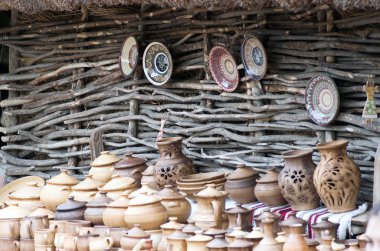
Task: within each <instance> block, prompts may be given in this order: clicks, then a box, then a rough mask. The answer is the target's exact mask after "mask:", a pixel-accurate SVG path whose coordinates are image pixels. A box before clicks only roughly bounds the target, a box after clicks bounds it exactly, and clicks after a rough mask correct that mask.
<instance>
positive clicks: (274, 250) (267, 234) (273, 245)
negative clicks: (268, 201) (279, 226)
mask: <svg viewBox="0 0 380 251" xmlns="http://www.w3.org/2000/svg"><path fill="white" fill-rule="evenodd" d="M261 223H262V224H263V228H264V237H263V239H262V240H261V241H260V243H259V245H257V246H256V247H255V251H282V244H281V243H279V242H277V241H276V239H275V238H274V235H273V220H272V219H265V220H262V221H261Z"/></svg>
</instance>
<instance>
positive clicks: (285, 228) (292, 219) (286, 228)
mask: <svg viewBox="0 0 380 251" xmlns="http://www.w3.org/2000/svg"><path fill="white" fill-rule="evenodd" d="M293 224H301V225H302V226H303V227H302V234H304V233H305V232H306V226H307V222H306V221H305V220H303V219H300V218H297V217H296V213H292V214H290V215H289V217H288V219H286V220H284V221H282V222H280V228H281V231H282V232H285V234H286V236H288V235H289V234H290V226H291V225H293Z"/></svg>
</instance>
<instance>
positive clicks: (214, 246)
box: [206, 235, 228, 251]
mask: <svg viewBox="0 0 380 251" xmlns="http://www.w3.org/2000/svg"><path fill="white" fill-rule="evenodd" d="M206 247H207V249H208V250H209V251H227V250H228V249H227V247H228V242H227V241H226V240H225V239H224V236H223V235H217V236H215V238H214V239H213V240H212V241H210V242H209V243H207V245H206Z"/></svg>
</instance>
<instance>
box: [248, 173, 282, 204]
mask: <svg viewBox="0 0 380 251" xmlns="http://www.w3.org/2000/svg"><path fill="white" fill-rule="evenodd" d="M256 181H257V185H256V186H255V190H254V191H255V195H256V198H257V199H258V200H259V201H261V202H262V203H264V204H266V205H268V206H270V207H275V206H281V205H285V204H286V200H285V199H284V196H282V193H281V189H280V186H279V185H278V173H277V172H276V171H275V170H274V169H269V170H268V171H267V173H266V174H265V175H264V176H263V177H261V178H259V179H257V180H256Z"/></svg>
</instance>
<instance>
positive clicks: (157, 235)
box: [146, 229, 162, 250]
mask: <svg viewBox="0 0 380 251" xmlns="http://www.w3.org/2000/svg"><path fill="white" fill-rule="evenodd" d="M146 233H147V234H149V235H150V239H151V240H152V245H153V249H154V250H157V249H158V245H159V243H160V242H161V240H162V230H161V229H157V230H148V231H146Z"/></svg>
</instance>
